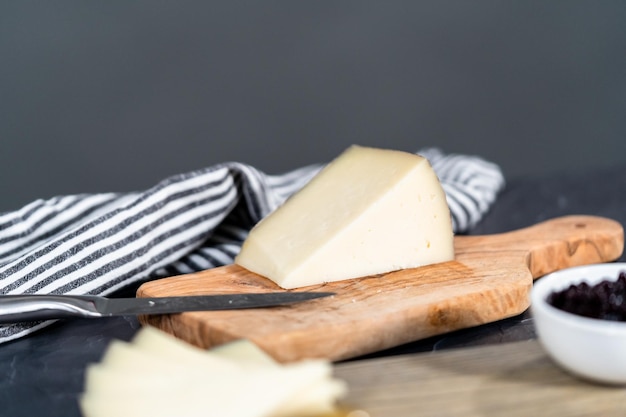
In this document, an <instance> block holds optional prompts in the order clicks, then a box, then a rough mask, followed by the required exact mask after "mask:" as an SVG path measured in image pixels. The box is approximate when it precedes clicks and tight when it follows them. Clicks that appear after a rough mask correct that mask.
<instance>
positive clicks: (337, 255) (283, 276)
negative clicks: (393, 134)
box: [235, 146, 454, 289]
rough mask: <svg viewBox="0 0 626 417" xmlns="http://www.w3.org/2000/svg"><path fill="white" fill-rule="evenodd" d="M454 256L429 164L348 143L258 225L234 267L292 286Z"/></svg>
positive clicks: (442, 201)
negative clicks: (339, 153) (342, 150)
mask: <svg viewBox="0 0 626 417" xmlns="http://www.w3.org/2000/svg"><path fill="white" fill-rule="evenodd" d="M452 259H454V236H453V232H452V222H451V218H450V209H449V207H448V204H447V202H446V195H445V193H444V191H443V189H442V187H441V183H440V182H439V179H438V178H437V176H436V174H435V172H434V171H433V169H432V167H431V166H430V163H429V162H428V160H426V159H425V158H423V157H421V156H419V155H416V154H412V153H407V152H401V151H395V150H384V149H376V148H368V147H361V146H352V147H350V148H348V149H347V150H346V151H344V152H343V153H342V154H341V155H339V157H337V158H336V159H335V160H334V161H332V162H331V163H330V164H328V165H327V166H326V167H325V168H324V169H323V170H322V171H321V172H320V173H319V174H318V175H317V176H316V177H314V178H313V179H312V180H311V181H310V182H309V183H308V184H307V185H306V186H305V187H303V188H302V189H301V190H300V191H299V192H297V193H296V194H294V195H293V196H292V197H291V198H289V199H288V200H287V201H286V202H285V204H283V205H282V206H281V207H279V208H278V209H277V210H275V211H274V212H273V213H271V214H270V215H269V216H267V217H266V218H265V219H263V220H262V221H260V222H259V223H258V224H257V225H256V226H255V227H254V228H253V229H252V230H251V231H250V234H249V236H248V238H247V239H246V240H245V242H244V243H243V246H242V248H241V252H240V253H239V255H238V256H237V257H236V258H235V263H236V264H238V265H240V266H242V267H244V268H246V269H248V270H250V271H252V272H254V273H256V274H259V275H262V276H264V277H266V278H269V279H270V280H272V281H274V282H275V283H276V284H278V285H279V286H280V287H282V288H286V289H291V288H297V287H304V286H308V285H314V284H321V283H325V282H332V281H339V280H345V279H351V278H358V277H364V276H368V275H374V274H380V273H385V272H390V271H395V270H399V269H406V268H415V267H419V266H424V265H429V264H433V263H439V262H445V261H450V260H452Z"/></svg>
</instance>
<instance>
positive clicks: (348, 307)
mask: <svg viewBox="0 0 626 417" xmlns="http://www.w3.org/2000/svg"><path fill="white" fill-rule="evenodd" d="M623 247H624V232H623V228H622V226H621V225H620V224H619V223H618V222H616V221H613V220H610V219H605V218H600V217H593V216H568V217H561V218H557V219H553V220H549V221H546V222H542V223H539V224H537V225H534V226H531V227H528V228H524V229H521V230H517V231H512V232H507V233H502V234H494V235H486V236H457V237H455V256H456V259H455V260H454V261H452V262H446V263H440V264H436V265H430V266H426V267H421V268H414V269H406V270H401V271H396V272H392V273H388V274H381V275H375V276H370V277H364V278H358V279H352V280H346V281H339V282H333V283H328V284H324V285H315V286H310V287H305V288H299V289H296V290H294V291H331V292H334V293H336V295H334V296H332V297H327V298H322V299H317V300H312V301H307V302H304V303H299V304H293V305H289V306H283V307H273V308H265V309H251V310H229V311H211V312H189V313H183V314H177V315H163V316H142V317H140V321H141V322H142V323H143V324H149V325H152V326H155V327H158V328H160V329H162V330H165V331H167V332H169V333H171V334H174V335H175V336H177V337H178V338H180V339H183V340H186V341H188V342H190V343H192V344H194V345H197V346H200V347H204V348H208V347H212V346H216V345H220V344H223V343H225V342H228V341H230V340H233V339H238V338H248V339H250V340H252V341H253V342H254V343H256V344H257V345H258V346H260V347H261V348H262V349H264V350H265V351H266V352H268V353H269V354H270V355H272V356H273V357H274V358H276V359H277V360H278V361H281V362H290V361H296V360H300V359H303V358H312V357H317V358H326V359H330V360H332V361H337V360H342V359H348V358H353V357H356V356H360V355H364V354H367V353H371V352H376V351H379V350H382V349H387V348H390V347H394V346H398V345H401V344H404V343H408V342H411V341H415V340H419V339H423V338H426V337H429V336H433V335H437V334H443V333H446V332H450V331H453V330H458V329H463V328H467V327H472V326H477V325H480V324H484V323H489V322H493V321H496V320H500V319H503V318H506V317H511V316H515V315H517V314H520V313H522V312H523V311H524V310H526V309H527V308H528V306H529V302H530V300H529V292H530V289H531V287H532V282H533V279H535V278H539V277H541V276H542V275H545V274H546V273H549V272H552V271H556V270H559V269H562V268H566V267H570V266H576V265H584V264H590V263H598V262H607V261H612V260H615V259H617V258H618V257H619V256H620V255H621V254H622V250H623ZM280 290H281V289H280V288H279V287H278V286H277V285H276V284H274V283H273V282H272V281H270V280H268V279H266V278H264V277H261V276H259V275H256V274H254V273H251V272H249V271H247V270H245V269H243V268H241V267H239V266H237V265H228V266H224V267H220V268H214V269H210V270H206V271H202V272H199V273H194V274H187V275H181V276H175V277H171V278H165V279H160V280H157V281H152V282H148V283H146V284H143V285H142V286H141V287H140V288H139V289H138V291H137V296H138V297H162V296H175V295H199V294H215V293H246V292H247V293H249V292H270V291H280Z"/></svg>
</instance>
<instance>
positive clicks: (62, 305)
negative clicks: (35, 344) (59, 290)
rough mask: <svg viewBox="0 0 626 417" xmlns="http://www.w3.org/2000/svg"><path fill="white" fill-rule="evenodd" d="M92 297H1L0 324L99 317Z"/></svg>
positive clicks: (95, 298) (29, 295)
mask: <svg viewBox="0 0 626 417" xmlns="http://www.w3.org/2000/svg"><path fill="white" fill-rule="evenodd" d="M99 299H101V297H98V296H92V295H76V296H73V295H43V294H41V295H40V294H25V295H0V324H8V323H19V322H24V321H38V320H49V319H63V318H71V317H99V316H101V314H100V313H98V311H97V309H96V303H97V302H98V300H99Z"/></svg>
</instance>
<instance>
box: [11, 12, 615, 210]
mask: <svg viewBox="0 0 626 417" xmlns="http://www.w3.org/2000/svg"><path fill="white" fill-rule="evenodd" d="M625 52H626V2H623V1H587V2H581V1H552V2H546V1H510V2H502V1H426V2H417V1H380V2H373V1H354V2H350V1H309V2H298V1H277V2H275V1H250V2H239V1H232V0H231V1H206V2H184V1H172V2H158V1H106V2H105V1H102V2H88V1H54V2H43V1H42V2H2V3H1V4H0V138H1V142H0V143H1V145H0V211H8V210H13V209H17V208H19V207H21V205H23V204H25V203H27V202H30V201H31V200H34V199H37V198H48V197H51V196H54V195H57V194H74V193H82V192H108V191H130V190H138V189H144V188H147V187H150V186H152V185H154V184H155V183H156V182H158V181H159V180H161V179H163V178H165V177H167V176H169V175H172V174H176V173H180V172H187V171H191V170H193V169H196V168H201V167H205V166H210V165H212V164H215V163H218V162H223V161H227V160H236V161H241V162H245V163H249V164H252V165H254V166H257V167H258V168H260V169H262V170H264V171H266V172H268V173H280V172H284V171H287V170H290V169H293V168H297V167H299V166H301V165H304V164H309V163H315V162H325V161H328V160H330V159H332V158H333V157H334V156H336V155H337V154H338V153H339V152H341V151H342V150H343V149H344V148H346V147H347V146H348V145H350V144H352V143H357V144H362V145H372V146H380V147H389V148H397V149H403V150H408V151H415V150H418V149H419V148H422V147H430V146H436V147H439V148H441V149H442V150H444V151H445V152H455V153H469V154H476V155H480V156H483V157H485V158H487V159H489V160H492V161H494V162H496V163H498V164H500V166H501V167H502V169H503V171H504V173H505V175H506V177H507V178H515V177H520V176H538V175H552V174H553V173H562V172H571V171H576V172H580V171H581V170H587V169H589V170H592V169H594V168H595V167H598V166H609V165H616V164H619V163H621V161H623V160H624V155H625V151H626V141H625V140H624V136H625V133H626V117H625V111H626V54H625Z"/></svg>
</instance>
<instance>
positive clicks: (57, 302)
mask: <svg viewBox="0 0 626 417" xmlns="http://www.w3.org/2000/svg"><path fill="white" fill-rule="evenodd" d="M331 295H334V293H332V292H271V293H249V294H217V295H190V296H177V297H151V298H148V297H147V298H107V297H101V296H96V295H47V294H46V295H39V294H24V295H1V296H0V324H8V323H18V322H24V321H37V320H49V319H64V318H72V317H83V318H98V317H113V316H129V315H144V314H146V315H147V314H173V313H182V312H185V311H214V310H235V309H249V308H264V307H273V306H280V305H285V304H292V303H299V302H304V301H308V300H314V299H316V298H322V297H328V296H331Z"/></svg>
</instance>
